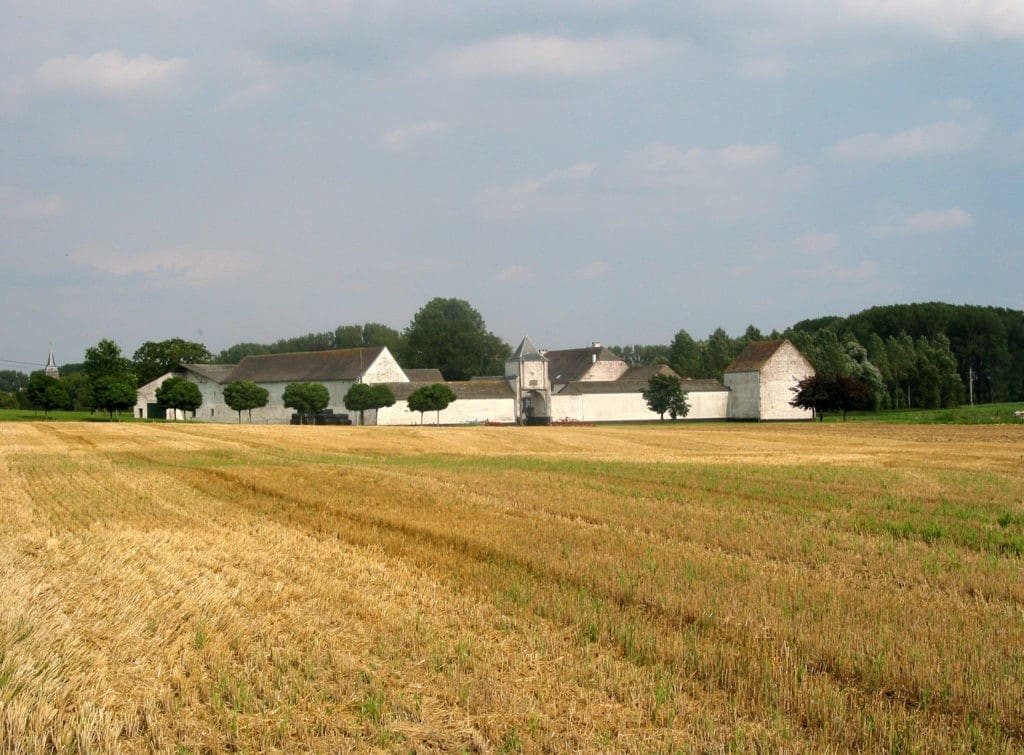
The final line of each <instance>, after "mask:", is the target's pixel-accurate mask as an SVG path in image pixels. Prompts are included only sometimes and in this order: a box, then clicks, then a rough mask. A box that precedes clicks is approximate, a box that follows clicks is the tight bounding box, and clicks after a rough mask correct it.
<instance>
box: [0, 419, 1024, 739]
mask: <svg viewBox="0 0 1024 755" xmlns="http://www.w3.org/2000/svg"><path fill="white" fill-rule="evenodd" d="M1022 748H1024V427H1019V426H1010V425H993V426H936V425H928V426H882V425H862V424H858V425H849V426H844V425H839V424H827V425H820V424H800V425H783V426H765V425H739V424H737V425H703V426H702V425H677V426H665V427H662V426H634V427H560V428H489V427H465V428H334V427H330V428H317V427H290V426H287V427H266V426H263V427H260V426H244V425H243V426H231V425H219V426H210V425H195V424H192V425H172V424H124V425H118V424H75V423H18V424H14V423H11V424H0V751H4V752H7V751H13V752H40V751H54V750H60V751H65V750H70V751H93V752H98V751H113V750H116V751H150V750H159V751H168V752H204V751H222V750H229V749H231V750H245V751H273V750H277V751H289V752H293V751H306V750H314V751H329V752H336V751H353V750H358V751H367V750H375V749H377V750H383V751H402V752H408V751H431V750H436V751H460V750H465V751H479V752H502V751H504V752H514V751H520V750H521V751H526V752H534V751H545V750H546V751H566V750H568V751H636V752H650V751H665V752H669V751H684V752H685V751H698V752H706V751H726V750H737V751H747V750H758V749H759V750H762V751H778V750H784V751H788V752H797V751H812V752H822V751H847V750H867V751H882V750H885V751H900V750H903V751H915V750H920V751H926V752H955V751H967V750H977V751H985V752H1015V751H1020V750H1021V749H1022Z"/></svg>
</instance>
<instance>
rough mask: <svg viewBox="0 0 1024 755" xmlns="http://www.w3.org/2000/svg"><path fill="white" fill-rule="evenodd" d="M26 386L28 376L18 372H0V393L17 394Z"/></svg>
mask: <svg viewBox="0 0 1024 755" xmlns="http://www.w3.org/2000/svg"><path fill="white" fill-rule="evenodd" d="M26 385H28V375H26V374H25V373H24V372H19V371H18V370H0V391H3V392H5V393H17V392H18V391H22V390H24V389H25V386H26Z"/></svg>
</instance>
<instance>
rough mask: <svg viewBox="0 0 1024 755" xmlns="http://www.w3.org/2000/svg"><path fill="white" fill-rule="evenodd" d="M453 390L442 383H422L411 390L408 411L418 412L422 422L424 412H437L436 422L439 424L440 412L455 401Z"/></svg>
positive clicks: (421, 422)
mask: <svg viewBox="0 0 1024 755" xmlns="http://www.w3.org/2000/svg"><path fill="white" fill-rule="evenodd" d="M455 398H456V397H455V391H453V390H452V389H451V388H450V387H449V386H447V385H445V384H444V383H433V384H431V385H424V386H422V387H420V388H417V389H416V390H415V391H413V392H412V393H411V394H410V395H409V398H408V400H407V401H408V404H409V411H412V412H419V413H420V424H421V425H422V424H423V413H424V412H437V423H438V424H441V412H442V411H444V410H445V409H447V408H448V405H449V404H451V403H452V402H453V401H455Z"/></svg>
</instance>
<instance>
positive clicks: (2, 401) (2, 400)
mask: <svg viewBox="0 0 1024 755" xmlns="http://www.w3.org/2000/svg"><path fill="white" fill-rule="evenodd" d="M17 408H18V396H17V395H16V394H14V393H11V392H10V391H0V409H17Z"/></svg>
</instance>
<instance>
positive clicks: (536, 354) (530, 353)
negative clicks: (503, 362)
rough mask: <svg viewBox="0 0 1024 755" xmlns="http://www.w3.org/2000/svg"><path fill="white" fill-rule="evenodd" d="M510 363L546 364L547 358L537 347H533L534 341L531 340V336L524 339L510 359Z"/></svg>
mask: <svg viewBox="0 0 1024 755" xmlns="http://www.w3.org/2000/svg"><path fill="white" fill-rule="evenodd" d="M508 360H509V361H510V362H519V361H523V362H544V361H546V358H545V356H544V355H543V354H541V353H540V351H539V350H538V349H537V347H536V346H534V345H533V341H531V340H530V337H529V336H526V337H525V338H523V340H522V341H520V342H519V345H518V346H517V347H516V350H515V351H513V352H512V356H510V357H509V358H508Z"/></svg>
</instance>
